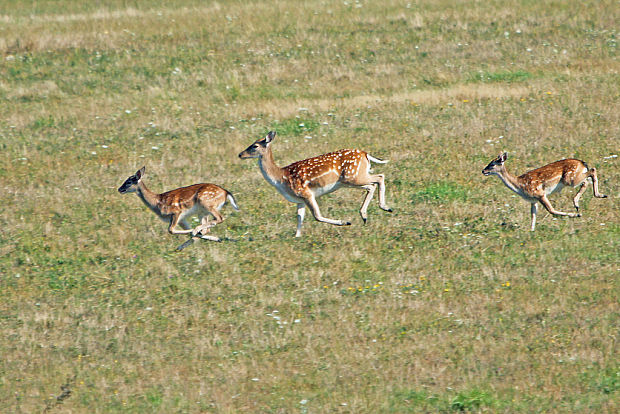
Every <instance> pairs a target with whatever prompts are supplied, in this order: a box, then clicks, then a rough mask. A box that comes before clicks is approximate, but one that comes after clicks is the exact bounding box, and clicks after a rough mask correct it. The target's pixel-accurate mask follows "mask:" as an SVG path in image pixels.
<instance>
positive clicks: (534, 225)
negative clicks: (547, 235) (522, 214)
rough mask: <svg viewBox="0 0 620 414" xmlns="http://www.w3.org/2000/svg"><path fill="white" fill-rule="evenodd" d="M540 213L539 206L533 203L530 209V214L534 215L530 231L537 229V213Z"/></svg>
mask: <svg viewBox="0 0 620 414" xmlns="http://www.w3.org/2000/svg"><path fill="white" fill-rule="evenodd" d="M537 211H538V204H537V203H532V207H531V208H530V212H531V213H532V227H531V228H530V231H534V229H535V228H536V212H537Z"/></svg>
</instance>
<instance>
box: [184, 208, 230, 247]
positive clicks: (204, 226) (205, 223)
mask: <svg viewBox="0 0 620 414" xmlns="http://www.w3.org/2000/svg"><path fill="white" fill-rule="evenodd" d="M205 209H206V210H207V211H208V212H209V213H210V214H211V215H212V216H213V218H215V221H214V222H212V223H209V214H205V215H204V216H202V218H201V219H200V225H199V226H197V227H196V228H195V229H194V230H193V232H192V234H193V235H194V236H196V235H198V234H201V237H202V238H203V239H208V240H215V239H217V240H216V241H219V240H220V239H219V238H218V237H215V236H206V234H207V233H208V232H209V231H211V230H210V229H211V227H215V226H217V225H218V224H220V223H221V222H222V221H224V217H223V216H222V215H221V214H220V212H219V211H218V210H217V208H205Z"/></svg>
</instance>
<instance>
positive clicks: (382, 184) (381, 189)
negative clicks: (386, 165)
mask: <svg viewBox="0 0 620 414" xmlns="http://www.w3.org/2000/svg"><path fill="white" fill-rule="evenodd" d="M372 179H373V181H374V182H375V183H377V184H378V185H379V207H381V209H382V210H385V211H389V212H392V209H391V208H389V207H388V206H387V204H386V203H385V176H384V175H383V174H375V175H373V176H372Z"/></svg>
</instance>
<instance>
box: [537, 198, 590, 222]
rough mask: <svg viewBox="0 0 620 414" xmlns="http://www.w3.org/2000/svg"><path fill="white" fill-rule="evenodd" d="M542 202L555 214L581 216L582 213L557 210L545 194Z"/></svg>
mask: <svg viewBox="0 0 620 414" xmlns="http://www.w3.org/2000/svg"><path fill="white" fill-rule="evenodd" d="M540 203H541V204H542V205H543V206H544V207H545V208H546V209H547V211H548V212H549V213H551V214H553V215H554V216H567V217H581V214H579V213H564V212H563V211H559V210H556V209H555V208H553V206H552V205H551V203H550V202H549V199H548V198H547V196H546V195H543V196H542V197H541V198H540Z"/></svg>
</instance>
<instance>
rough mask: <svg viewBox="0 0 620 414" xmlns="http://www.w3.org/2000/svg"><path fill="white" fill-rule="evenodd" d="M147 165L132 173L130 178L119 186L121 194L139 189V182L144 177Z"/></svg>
mask: <svg viewBox="0 0 620 414" xmlns="http://www.w3.org/2000/svg"><path fill="white" fill-rule="evenodd" d="M144 170H145V167H142V168H140V169H139V170H138V171H136V173H135V174H134V175H131V176H130V177H129V178H127V179H126V180H125V182H124V183H123V185H121V186H120V187H119V188H118V192H119V193H121V194H126V193H135V192H136V191H138V182H139V181H140V179H142V176H143V175H144Z"/></svg>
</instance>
